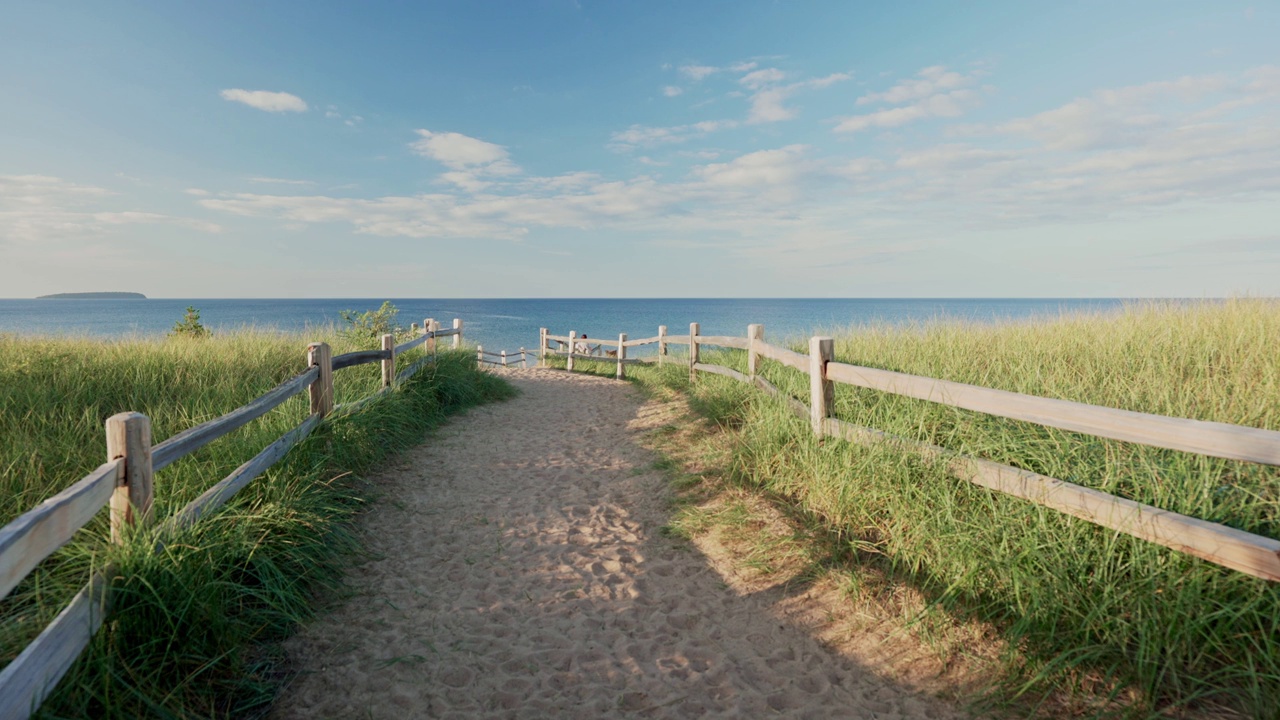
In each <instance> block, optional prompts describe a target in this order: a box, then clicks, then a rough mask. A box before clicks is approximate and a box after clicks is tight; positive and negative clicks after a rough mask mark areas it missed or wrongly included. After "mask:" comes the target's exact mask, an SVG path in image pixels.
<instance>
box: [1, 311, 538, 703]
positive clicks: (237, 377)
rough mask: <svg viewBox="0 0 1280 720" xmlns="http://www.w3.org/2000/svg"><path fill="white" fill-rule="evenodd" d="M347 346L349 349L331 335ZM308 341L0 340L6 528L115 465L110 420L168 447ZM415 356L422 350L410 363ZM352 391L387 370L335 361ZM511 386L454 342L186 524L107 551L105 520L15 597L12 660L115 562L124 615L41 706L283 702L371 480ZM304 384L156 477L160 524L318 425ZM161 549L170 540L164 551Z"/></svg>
mask: <svg viewBox="0 0 1280 720" xmlns="http://www.w3.org/2000/svg"><path fill="white" fill-rule="evenodd" d="M317 334H319V335H321V337H319V338H318V339H320V340H325V341H327V342H330V343H331V344H333V345H334V346H335V347H334V353H335V354H338V353H342V352H346V351H349V350H352V349H357V348H354V347H352V346H350V344H349V341H346V340H343V339H342V338H339V337H337V336H336V335H335V334H334V333H333V332H332V331H326V332H324V333H322V334H321V333H317ZM311 339H315V338H310V337H309V338H303V337H301V336H292V335H282V334H278V333H267V332H257V331H251V330H250V331H242V332H238V333H231V334H223V335H218V336H216V337H214V338H212V339H208V340H205V341H203V342H199V343H192V342H186V341H183V340H182V339H177V340H149V339H131V340H123V341H115V342H104V341H100V340H89V339H65V338H59V339H47V338H21V337H0V436H2V437H4V438H5V442H4V445H3V447H0V471H2V472H0V522H8V521H9V520H11V519H13V518H14V517H16V516H17V515H18V514H20V513H22V512H24V511H26V510H28V509H29V508H30V507H32V506H33V505H35V504H36V503H38V502H40V501H41V500H43V499H44V498H46V497H48V496H50V495H52V494H54V493H56V492H58V491H60V490H61V489H63V488H64V487H66V486H67V485H69V484H70V483H72V482H74V481H75V480H77V479H79V478H80V477H81V476H82V475H83V474H84V473H85V472H87V471H88V470H90V469H92V468H94V467H96V466H97V465H98V464H99V463H101V462H102V460H103V456H104V453H105V444H104V439H103V430H102V427H103V421H104V420H105V419H106V418H107V417H109V416H110V415H113V414H115V413H117V412H122V411H125V410H136V411H138V412H142V413H144V414H146V415H148V416H149V417H150V418H151V420H152V427H153V433H154V438H155V441H156V442H158V441H160V440H163V439H165V438H166V437H169V436H170V435H173V434H175V433H177V432H179V431H181V430H183V429H185V428H187V427H189V426H191V425H194V424H196V423H199V422H203V421H205V420H209V419H211V418H214V417H217V416H218V415H221V414H223V413H225V412H227V411H229V410H232V409H234V408H235V407H237V406H239V405H241V404H243V403H245V402H247V401H249V400H251V399H253V398H254V397H256V396H258V395H259V394H261V393H262V392H264V391H266V390H268V389H270V388H271V387H273V386H274V385H276V384H278V383H279V382H281V381H283V380H285V379H287V378H288V377H291V376H293V375H295V374H297V373H298V372H301V371H302V370H304V369H305V347H306V343H307V341H308V340H311ZM418 356H419V353H418V351H414V352H413V353H410V354H406V355H405V356H404V359H405V362H411V361H413V360H414V359H416V358H417V357H418ZM334 383H335V392H336V394H337V401H338V402H340V403H341V402H345V401H350V400H354V399H358V398H360V397H364V396H366V395H368V394H370V393H372V392H373V391H375V390H377V389H378V387H379V386H380V371H379V368H378V366H377V365H376V364H372V365H366V366H360V367H356V368H351V369H347V370H341V371H338V372H337V373H336V374H335V378H334ZM513 392H514V390H513V389H512V388H511V386H510V385H508V384H506V383H505V382H504V381H502V380H501V379H500V378H497V377H495V376H493V375H490V374H486V373H482V372H479V371H477V370H476V368H475V361H474V358H473V357H471V356H470V354H469V353H467V352H458V353H454V352H448V353H442V354H441V355H440V356H439V362H438V363H436V364H434V365H428V366H427V367H426V368H425V369H424V370H423V371H422V372H420V373H419V374H418V375H417V376H415V377H414V378H413V379H412V380H410V381H409V382H407V383H406V384H405V385H403V386H402V387H401V388H400V389H399V390H398V391H397V392H395V393H390V394H388V395H385V396H382V397H381V398H379V399H377V400H376V401H374V402H371V403H369V404H368V405H366V406H364V408H362V409H361V411H360V412H357V413H350V414H347V413H338V414H336V415H335V416H334V417H333V418H331V420H328V421H326V422H325V423H324V424H322V425H321V426H320V427H319V428H317V429H316V430H315V431H314V432H313V433H312V435H311V436H310V437H309V438H307V440H305V441H304V442H303V443H301V444H299V445H298V446H297V447H295V448H294V449H293V450H292V451H291V452H290V453H289V454H288V455H287V456H286V457H285V459H284V460H283V461H281V462H280V463H278V464H277V465H276V466H275V467H273V468H271V469H270V470H268V471H267V472H266V473H265V474H264V475H263V476H262V477H260V478H258V479H257V480H255V481H254V482H253V483H251V484H250V485H249V486H247V487H246V488H245V489H243V490H242V491H241V492H240V493H239V494H237V495H236V496H235V498H234V499H232V500H231V501H230V502H229V503H228V504H227V505H226V506H225V507H224V508H222V509H221V510H219V511H218V512H216V513H215V514H213V515H210V516H209V517H207V518H205V519H202V520H201V521H200V522H199V523H197V524H196V525H195V526H194V527H192V528H191V529H189V530H187V531H182V532H177V533H171V534H168V535H165V536H163V537H161V536H160V535H159V534H158V533H159V531H158V530H155V529H152V530H146V531H142V532H139V533H137V534H136V535H135V536H134V537H133V538H131V542H130V543H128V544H127V545H125V546H123V547H114V546H110V545H108V544H106V542H105V538H106V537H107V535H108V533H107V518H106V513H105V512H102V513H99V515H98V516H97V517H96V518H95V519H94V520H93V521H92V522H91V523H90V524H89V525H88V526H86V528H85V529H84V530H82V531H81V532H80V533H78V535H77V537H76V538H75V539H74V540H73V541H72V542H71V543H70V544H69V545H68V546H66V547H64V548H63V549H61V550H59V551H58V552H57V553H55V554H54V555H53V556H52V557H50V558H49V559H48V560H46V561H45V562H44V563H42V564H41V565H40V567H39V568H37V570H36V571H35V572H33V573H32V574H31V576H29V577H28V579H27V580H26V581H24V583H23V584H22V585H20V586H19V587H18V588H16V589H15V590H14V592H13V593H12V594H11V595H10V596H9V597H8V598H5V600H4V601H3V604H0V662H8V661H9V660H11V659H12V658H13V657H15V656H16V655H17V653H18V652H19V651H21V649H22V648H23V647H25V645H26V644H27V643H28V642H30V640H31V639H32V638H34V637H35V635H36V634H38V632H39V631H40V629H42V628H43V627H44V626H45V625H46V624H47V623H48V622H49V621H50V620H52V619H53V617H54V616H55V615H56V614H57V612H58V611H59V610H60V609H61V607H62V606H64V605H65V604H66V602H67V601H68V600H69V599H70V598H71V596H72V595H73V594H74V593H75V592H76V590H78V588H79V586H80V585H82V584H83V583H84V582H85V581H86V580H87V578H88V576H89V574H90V572H91V571H92V570H93V569H95V568H99V567H102V566H103V565H104V564H105V563H106V562H108V561H113V562H115V563H116V564H117V566H118V568H119V571H120V572H119V577H118V578H117V579H116V580H115V581H114V583H113V586H112V603H113V605H112V610H111V614H110V615H109V617H108V619H107V622H106V624H104V626H103V628H102V630H101V631H100V632H99V633H98V635H97V636H96V637H95V638H94V640H93V642H92V643H91V644H90V646H89V648H87V649H86V651H85V652H84V653H83V654H82V655H81V658H80V659H79V660H78V661H77V662H76V664H75V665H74V666H73V667H72V669H71V671H70V672H69V673H68V674H67V676H66V677H65V678H64V679H63V680H62V682H61V683H60V684H59V685H58V687H57V689H56V691H55V692H54V693H53V695H52V696H51V697H50V698H49V699H48V700H47V701H46V702H45V704H44V706H43V707H42V708H41V711H40V713H39V715H38V716H39V717H46V718H59V717H104V718H134V717H142V716H156V717H245V716H255V715H258V714H261V713H262V712H264V711H265V709H266V708H267V707H268V706H269V704H270V702H271V700H272V699H273V698H274V696H275V693H276V691H277V689H278V687H279V685H280V683H281V681H282V680H283V679H284V678H286V677H287V675H288V673H289V668H288V665H287V662H286V658H285V657H284V656H283V653H282V651H281V650H280V649H279V646H278V642H279V641H281V640H283V639H284V638H285V637H287V636H288V635H289V634H290V633H291V632H292V630H293V629H294V628H295V627H296V626H297V624H298V623H299V622H301V621H303V620H305V619H306V618H308V617H309V616H310V615H311V613H312V607H313V600H314V598H315V597H316V596H317V593H320V592H322V591H324V590H326V589H332V588H336V584H337V583H338V581H339V578H340V575H341V571H342V569H343V567H344V563H345V562H346V560H347V558H349V557H350V553H351V552H353V551H356V550H358V543H357V541H356V538H355V536H354V535H353V534H352V532H351V521H352V519H353V518H354V516H355V514H356V513H358V512H359V511H360V510H361V509H362V508H363V507H365V506H366V504H367V503H368V502H369V501H370V499H371V498H372V497H374V496H375V493H376V492H377V488H376V487H375V486H374V485H372V484H371V483H370V482H369V481H368V480H367V479H366V478H367V476H368V474H369V473H370V472H371V471H373V470H374V469H376V468H378V467H379V466H380V465H382V464H383V463H384V461H385V460H386V458H387V457H389V456H391V455H394V454H395V453H397V452H399V451H400V450H402V449H404V448H407V447H409V446H411V445H413V444H415V443H417V442H418V441H420V440H421V438H422V437H424V435H425V434H426V433H427V431H428V430H430V429H431V428H432V427H435V426H436V425H438V424H440V423H441V422H442V421H443V420H444V419H445V418H446V417H447V416H448V415H449V414H451V413H454V412H458V411H460V410H463V409H465V408H467V407H470V406H473V405H477V404H480V403H484V402H489V401H493V400H500V399H504V398H507V397H510V396H511V394H513ZM306 413H307V398H306V395H305V393H304V394H303V395H302V396H300V397H296V398H294V399H292V400H290V401H289V402H287V403H285V404H284V405H282V406H281V407H279V408H277V409H276V410H274V411H272V412H271V413H269V414H267V415H266V416H264V417H263V418H262V419H260V420H257V421H255V422H253V423H250V424H249V425H248V426H246V427H245V428H242V429H240V430H238V431H236V432H235V433H232V434H231V435H229V436H228V437H226V438H223V439H221V440H218V441H217V442H214V443H212V444H211V445H209V446H208V447H206V448H204V449H202V450H200V451H198V452H196V453H194V454H192V455H190V456H188V457H186V458H183V459H182V460H179V461H178V462H176V463H174V464H173V465H171V466H170V467H168V468H166V469H164V470H162V471H160V472H159V473H157V476H156V505H155V512H156V517H157V518H158V519H161V520H162V519H164V518H166V517H168V516H169V515H170V514H172V512H173V511H174V510H176V509H178V508H180V507H182V506H183V505H184V504H186V503H187V502H189V501H190V500H192V499H194V498H195V497H196V496H198V495H199V494H200V493H201V492H203V491H204V490H205V489H207V488H208V487H209V486H210V485H211V484H213V483H214V482H216V481H218V480H219V479H221V478H222V477H224V476H225V475H226V474H228V473H229V472H230V471H231V470H233V469H234V468H235V467H237V466H238V465H239V464H240V463H242V462H244V461H245V460H247V459H249V458H250V457H252V456H253V455H254V454H255V453H256V452H257V451H258V450H260V449H261V448H262V447H264V446H265V445H266V444H267V443H269V442H271V441H272V440H274V439H275V438H277V437H278V436H280V435H281V434H283V433H284V432H285V431H287V430H289V429H291V428H292V427H294V426H295V425H296V424H297V423H298V422H300V421H301V420H302V419H303V418H305V417H306ZM157 546H160V547H161V549H160V550H159V551H158V552H157V551H156V550H155V548H156V547H157Z"/></svg>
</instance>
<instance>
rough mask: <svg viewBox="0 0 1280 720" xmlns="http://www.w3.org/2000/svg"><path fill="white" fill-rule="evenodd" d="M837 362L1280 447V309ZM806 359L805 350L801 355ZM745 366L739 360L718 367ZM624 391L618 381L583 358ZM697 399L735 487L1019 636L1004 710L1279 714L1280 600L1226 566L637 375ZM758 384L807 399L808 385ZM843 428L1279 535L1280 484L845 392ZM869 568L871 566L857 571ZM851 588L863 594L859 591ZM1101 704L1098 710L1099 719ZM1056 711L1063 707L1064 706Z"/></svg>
mask: <svg viewBox="0 0 1280 720" xmlns="http://www.w3.org/2000/svg"><path fill="white" fill-rule="evenodd" d="M836 336H837V341H836V358H837V360H840V361H843V362H851V363H854V364H860V365H866V366H871V367H879V368H886V369H891V370H897V371H902V372H908V373H913V374H918V375H926V376H930V377H935V378H942V379H947V380H954V381H959V382H965V383H972V384H977V385H983V386H987V387H995V388H1000V389H1004V390H1011V391H1016V392H1023V393H1028V394H1033V395H1039V396H1044V397H1053V398H1063V399H1068V400H1075V401H1081V402H1087V403H1092V404H1096V405H1103V406H1107V407H1116V408H1124V409H1128V410H1136V411H1141V412H1149V413H1157V414H1161V415H1168V416H1174V417H1187V418H1196V419H1202V420H1216V421H1220V422H1228V423H1236V424H1241V425H1249V426H1253V427H1261V428H1268V429H1273V430H1280V353H1277V352H1276V350H1275V342H1276V339H1277V338H1280V303H1276V302H1274V301H1269V300H1248V299H1245V300H1234V301H1229V302H1223V303H1202V304H1190V305H1187V304H1156V305H1138V306H1133V307H1130V308H1128V309H1127V310H1125V311H1123V312H1120V313H1116V314H1107V315H1083V316H1067V317H1062V318H1060V319H1055V320H1051V321H1045V322H1037V323H1016V324H1003V325H994V326H991V325H976V324H955V323H934V324H928V325H922V326H917V327H910V328H886V327H863V328H853V329H849V330H846V331H841V332H838V333H836ZM793 349H796V350H799V351H804V350H805V348H804V347H802V346H801V345H800V344H799V343H796V344H795V345H794V347H793ZM703 355H704V362H714V363H717V364H722V365H726V366H729V367H733V368H735V369H738V370H740V371H745V353H742V352H740V351H714V352H710V353H709V352H707V351H706V350H704V353H703ZM583 367H584V368H585V369H588V370H590V369H591V368H598V369H599V371H600V372H601V373H603V374H611V373H612V366H609V365H607V364H603V363H599V364H598V363H592V362H590V361H587V362H584V363H583ZM628 371H629V373H630V375H631V377H633V378H636V379H638V380H639V381H640V382H641V383H647V384H653V385H664V386H667V387H675V388H681V389H683V390H684V391H686V392H687V393H689V395H690V399H691V402H692V404H693V406H694V407H695V408H696V409H697V410H699V411H700V412H701V413H703V414H704V415H706V416H707V417H710V418H712V419H714V420H716V421H717V422H719V423H721V424H722V425H723V426H724V427H726V428H728V429H729V431H730V432H731V433H732V450H731V452H730V453H729V459H728V460H727V462H728V464H729V467H728V468H726V472H727V473H728V475H729V476H730V477H732V479H733V480H734V481H735V482H737V483H740V484H741V485H743V486H746V487H752V488H756V489H758V490H759V491H761V492H764V493H767V494H768V495H769V496H770V497H773V498H775V499H777V500H778V501H779V502H782V503H785V504H787V505H788V506H790V508H791V509H793V510H796V511H798V512H801V513H804V514H805V515H806V516H808V517H810V518H812V519H813V521H814V522H816V523H818V524H821V525H822V526H824V527H825V528H826V529H827V530H828V531H829V532H830V533H832V534H834V535H835V536H836V537H838V538H839V539H840V541H841V542H842V543H844V544H845V545H846V547H847V548H848V550H849V552H850V553H851V554H852V555H854V556H856V557H858V558H859V560H860V562H861V564H862V565H863V566H865V567H867V568H873V569H875V570H876V571H877V572H888V573H889V574H890V575H891V576H892V577H893V578H894V579H895V582H899V583H903V584H907V585H910V586H911V587H913V588H914V589H916V590H918V591H919V592H921V593H923V594H924V595H925V596H926V597H927V598H929V600H930V602H931V610H933V609H936V610H941V611H943V612H945V613H947V614H949V615H950V616H951V617H953V618H954V619H955V621H956V622H958V623H959V622H970V621H974V620H977V621H981V622H986V623H990V624H991V625H992V626H993V627H996V628H998V629H999V630H1000V631H1001V632H1002V633H1003V635H1004V638H1005V639H1006V640H1007V642H1006V643H1005V647H1006V648H1007V650H1006V654H1007V657H1006V667H1005V672H1004V676H1003V677H1001V678H999V679H998V682H996V683H995V686H994V687H993V695H992V698H988V699H993V701H995V702H1001V700H1000V698H1003V701H1010V700H1012V699H1014V698H1017V702H1019V707H1020V708H1023V709H1024V710H1025V709H1026V708H1028V707H1032V708H1034V707H1035V706H1036V705H1037V703H1038V702H1039V701H1040V700H1041V699H1044V698H1048V697H1050V696H1051V695H1052V696H1054V697H1055V698H1058V699H1060V698H1061V697H1062V696H1063V695H1064V694H1065V695H1066V696H1075V697H1078V698H1092V700H1091V701H1085V700H1082V701H1081V702H1082V703H1083V704H1082V705H1080V706H1078V707H1076V708H1075V711H1077V712H1083V713H1086V714H1090V713H1091V714H1097V715H1124V716H1137V717H1143V716H1161V717H1167V716H1170V715H1176V714H1178V713H1180V712H1183V711H1188V710H1191V711H1195V712H1196V713H1205V712H1209V713H1211V714H1212V713H1215V712H1218V711H1219V710H1223V711H1228V712H1240V713H1244V714H1246V715H1248V716H1251V717H1257V718H1274V717H1278V716H1280V715H1278V714H1277V713H1278V712H1280V711H1277V708H1280V583H1271V582H1267V581H1263V580H1259V579H1255V578H1252V577H1249V576H1247V575H1244V574H1241V573H1238V572H1234V571H1231V570H1227V569H1224V568H1221V567H1218V566H1216V565H1213V564H1211V563H1208V562H1206V561H1203V560H1199V559H1197V558H1194V557H1191V556H1188V555H1184V554H1182V553H1178V552H1175V551H1173V550H1169V549H1166V548H1163V547H1160V546H1156V545H1153V544H1150V543H1147V542H1144V541H1142V540H1138V539H1135V538H1131V537H1129V536H1127V535H1122V534H1118V533H1116V532H1113V531H1109V530H1106V529H1103V528H1100V527H1097V526H1095V525H1092V524H1090V523H1088V522H1084V521H1081V520H1077V519H1074V518H1071V517H1068V516H1066V515H1063V514H1061V513H1057V512H1054V511H1052V510H1047V509H1044V508H1039V507H1037V506H1035V505H1032V504H1031V503H1028V502H1025V501H1022V500H1018V499H1016V498H1012V497H1008V496H1005V495H1001V494H998V493H994V492H991V491H988V490H985V489H983V488H979V487H977V486H974V485H971V484H969V483H966V482H963V481H960V480H958V479H956V478H954V477H952V476H950V475H949V474H948V472H947V470H946V468H945V467H944V466H943V465H942V464H941V463H935V462H929V461H926V460H923V459H921V458H920V457H919V456H918V455H916V454H914V453H911V452H909V451H906V450H903V449H901V448H899V447H895V446H892V445H888V444H884V445H880V446H876V447H862V446H857V445H852V444H848V443H845V442H842V441H838V440H835V439H832V438H827V439H824V440H821V441H819V440H818V439H816V438H815V437H814V436H813V435H812V433H811V431H810V429H809V426H808V423H807V422H805V421H801V420H797V419H796V418H794V416H792V415H791V414H790V413H789V412H788V411H787V410H786V408H785V407H784V406H783V404H782V403H781V402H779V401H778V400H775V399H771V398H769V397H767V396H765V395H764V394H763V393H760V392H757V391H755V390H753V389H751V388H749V387H747V386H745V385H742V384H740V383H736V382H735V381H732V380H729V379H727V378H722V377H718V376H712V375H707V374H704V375H700V376H699V380H698V382H697V383H696V384H695V385H694V386H692V387H689V383H688V377H687V372H688V371H687V367H684V366H679V365H675V366H668V367H667V368H664V369H661V370H660V369H658V368H655V367H635V368H628ZM762 374H763V375H764V376H765V377H766V378H768V379H770V380H771V381H772V382H773V383H774V384H775V385H777V386H779V387H780V388H781V389H783V390H784V392H787V393H788V394H790V395H792V396H793V397H796V398H798V399H801V400H804V401H806V402H807V400H808V378H807V376H806V375H804V374H802V373H798V372H796V371H794V370H792V369H790V368H785V367H782V366H780V365H777V364H775V363H773V362H770V361H765V362H764V364H763V370H762ZM835 399H836V414H837V416H838V417H840V418H841V419H844V420H847V421H849V422H852V423H854V424H857V425H861V426H864V427H871V428H876V429H879V430H884V431H887V432H889V433H892V434H895V435H898V436H901V437H906V438H910V439H914V440H920V441H923V442H927V443H931V444H936V445H941V446H944V447H947V448H950V449H952V450H956V451H960V452H964V453H969V454H972V455H977V456H981V457H985V458H989V459H992V460H995V461H998V462H1002V463H1007V464H1010V465H1014V466H1017V467H1021V468H1026V469H1029V470H1033V471H1035V472H1039V473H1043V474H1046V475H1049V476H1052V477H1057V478H1061V479H1064V480H1068V481H1071V482H1075V483H1079V484H1082V485H1085V486H1088V487H1092V488H1097V489H1100V490H1103V491H1106V492H1109V493H1113V494H1116V495H1120V496H1123V497H1127V498H1131V499H1134V500H1138V501H1140V502H1144V503H1148V504H1151V505H1155V506H1157V507H1161V508H1165V509H1168V510H1173V511H1176V512H1179V513H1184V514H1187V515H1191V516H1193V517H1198V518H1203V519H1206V520H1210V521H1213V522H1219V523H1223V524H1226V525H1230V526H1232V527H1236V528H1240V529H1243V530H1247V531H1249V532H1254V533H1258V534H1261V535H1267V536H1270V537H1280V470H1278V469H1277V468H1273V467H1267V466H1261V465H1254V464H1250V463H1242V462H1234V461H1228V460H1219V459H1214V458H1206V457H1202V456H1198V455H1193V454H1189V453H1181V452H1175V451H1169V450H1161V449H1156V448H1147V447H1143V446H1139V445H1136V444H1131V443H1121V442H1113V441H1108V440H1101V439H1097V438H1093V437H1090V436H1086V435H1080V434H1076V433H1069V432H1064V431H1058V430H1052V429H1047V428H1043V427H1039V426H1036V425H1033V424H1030V423H1025V422H1018V421H1011V420H1003V419H998V418H993V417H990V416H986V415H982V414H978V413H973V412H968V411H964V410H957V409H954V408H949V407H945V406H942V405H938V404H934V403H929V402H925V401H920V400H912V399H908V398H901V397H896V396H892V395H889V394H886V393H880V392H876V391H871V390H865V389H861V388H852V387H847V386H841V385H837V386H836V397H835ZM854 572H855V573H856V572H857V571H856V570H855V571H854ZM852 584H853V585H854V586H856V584H857V582H856V578H854V580H853V582H852ZM1090 702H1092V704H1090ZM1054 707H1055V708H1057V709H1059V710H1060V709H1061V707H1062V706H1061V705H1060V704H1059V703H1058V701H1057V700H1055V701H1054Z"/></svg>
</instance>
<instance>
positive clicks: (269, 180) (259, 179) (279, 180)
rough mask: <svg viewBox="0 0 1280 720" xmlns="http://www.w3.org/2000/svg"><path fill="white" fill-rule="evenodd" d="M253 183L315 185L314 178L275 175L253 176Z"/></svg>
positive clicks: (251, 179) (250, 179)
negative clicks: (287, 177) (278, 176)
mask: <svg viewBox="0 0 1280 720" xmlns="http://www.w3.org/2000/svg"><path fill="white" fill-rule="evenodd" d="M249 182H251V183H261V184H263V185H315V184H316V183H315V181H314V180H287V179H285V178H273V177H251V178H249Z"/></svg>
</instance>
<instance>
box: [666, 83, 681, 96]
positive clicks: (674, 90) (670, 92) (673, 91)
mask: <svg viewBox="0 0 1280 720" xmlns="http://www.w3.org/2000/svg"><path fill="white" fill-rule="evenodd" d="M683 92H684V90H683V89H682V88H678V87H676V86H675V85H668V86H666V87H664V88H662V94H663V95H666V96H667V97H676V96H678V95H680V94H681V93H683Z"/></svg>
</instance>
